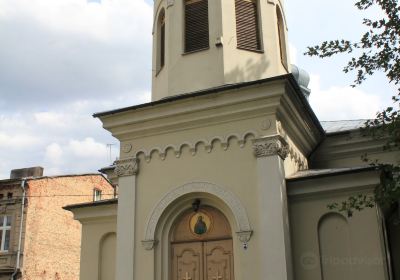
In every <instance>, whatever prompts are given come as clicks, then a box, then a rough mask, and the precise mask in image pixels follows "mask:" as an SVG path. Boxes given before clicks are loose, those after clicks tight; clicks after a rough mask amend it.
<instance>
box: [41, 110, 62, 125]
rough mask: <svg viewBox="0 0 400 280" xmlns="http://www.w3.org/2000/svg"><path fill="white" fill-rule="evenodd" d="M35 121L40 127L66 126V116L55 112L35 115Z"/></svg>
mask: <svg viewBox="0 0 400 280" xmlns="http://www.w3.org/2000/svg"><path fill="white" fill-rule="evenodd" d="M34 117H35V120H36V122H37V123H38V124H39V125H45V126H61V127H62V126H64V122H63V119H64V117H65V116H62V115H61V114H58V113H55V112H40V113H35V114H34Z"/></svg>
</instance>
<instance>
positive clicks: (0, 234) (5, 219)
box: [0, 216, 12, 252]
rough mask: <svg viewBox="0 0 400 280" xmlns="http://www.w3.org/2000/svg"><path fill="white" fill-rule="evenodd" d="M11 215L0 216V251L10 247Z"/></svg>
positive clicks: (6, 250)
mask: <svg viewBox="0 0 400 280" xmlns="http://www.w3.org/2000/svg"><path fill="white" fill-rule="evenodd" d="M11 224H12V216H2V217H0V252H8V250H9V249H10V237H11Z"/></svg>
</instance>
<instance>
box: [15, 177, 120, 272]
mask: <svg viewBox="0 0 400 280" xmlns="http://www.w3.org/2000/svg"><path fill="white" fill-rule="evenodd" d="M93 188H98V189H101V190H102V192H103V194H105V193H107V194H112V193H113V189H112V187H111V185H109V183H108V182H107V181H106V180H105V179H104V178H103V177H102V176H75V177H55V178H44V179H37V180H30V181H29V188H28V196H29V198H28V207H27V217H26V236H25V248H24V263H23V267H22V273H23V279H24V280H39V279H40V280H42V279H52V280H58V279H60V280H61V279H62V280H77V279H79V261H80V244H81V225H80V223H79V222H78V221H75V220H73V217H72V213H71V212H69V211H66V210H64V209H62V207H63V206H66V205H70V204H77V203H84V202H91V201H92V200H93V196H92V195H93ZM64 195H65V196H64ZM105 198H112V197H111V196H108V197H103V199H105Z"/></svg>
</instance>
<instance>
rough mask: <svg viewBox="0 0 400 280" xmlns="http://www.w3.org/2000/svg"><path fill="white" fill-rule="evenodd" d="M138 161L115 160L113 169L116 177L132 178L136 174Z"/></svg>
mask: <svg viewBox="0 0 400 280" xmlns="http://www.w3.org/2000/svg"><path fill="white" fill-rule="evenodd" d="M138 162H139V160H138V159H137V158H127V159H122V160H117V161H116V162H115V164H116V167H115V169H114V173H115V175H117V176H118V177H125V176H134V175H136V174H137V173H138V170H139V167H138Z"/></svg>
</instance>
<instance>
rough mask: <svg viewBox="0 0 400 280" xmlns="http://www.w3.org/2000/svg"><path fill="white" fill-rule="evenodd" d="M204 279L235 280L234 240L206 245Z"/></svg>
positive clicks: (207, 243) (206, 243)
mask: <svg viewBox="0 0 400 280" xmlns="http://www.w3.org/2000/svg"><path fill="white" fill-rule="evenodd" d="M204 266H205V267H204V276H205V277H204V279H205V280H234V279H233V254H232V240H223V241H213V242H205V243H204Z"/></svg>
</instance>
